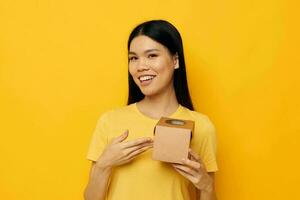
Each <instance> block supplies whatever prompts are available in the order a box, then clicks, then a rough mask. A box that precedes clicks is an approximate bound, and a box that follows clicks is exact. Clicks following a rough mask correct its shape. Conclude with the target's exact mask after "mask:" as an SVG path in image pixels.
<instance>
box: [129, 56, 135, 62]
mask: <svg viewBox="0 0 300 200" xmlns="http://www.w3.org/2000/svg"><path fill="white" fill-rule="evenodd" d="M136 59H137V57H134V56H132V57H129V58H128V60H129V61H133V60H136Z"/></svg>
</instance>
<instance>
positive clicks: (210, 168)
mask: <svg viewBox="0 0 300 200" xmlns="http://www.w3.org/2000/svg"><path fill="white" fill-rule="evenodd" d="M207 119H208V118H207ZM204 131H205V133H204V136H203V137H204V138H203V140H202V143H201V146H200V150H199V155H200V157H201V158H202V161H203V162H204V164H205V167H206V170H207V172H215V171H218V166H217V159H216V153H217V144H216V129H215V127H214V125H213V123H212V122H211V121H210V120H209V119H208V120H207V125H206V128H205V129H204Z"/></svg>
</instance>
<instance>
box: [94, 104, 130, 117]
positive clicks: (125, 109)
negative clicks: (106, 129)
mask: <svg viewBox="0 0 300 200" xmlns="http://www.w3.org/2000/svg"><path fill="white" fill-rule="evenodd" d="M133 106H134V105H133V104H130V105H125V106H124V105H123V106H115V107H113V108H110V109H107V110H105V111H103V112H102V113H101V114H100V117H99V118H100V119H102V120H109V119H111V118H114V119H116V118H118V117H124V116H126V115H128V113H130V112H131V111H132V110H133Z"/></svg>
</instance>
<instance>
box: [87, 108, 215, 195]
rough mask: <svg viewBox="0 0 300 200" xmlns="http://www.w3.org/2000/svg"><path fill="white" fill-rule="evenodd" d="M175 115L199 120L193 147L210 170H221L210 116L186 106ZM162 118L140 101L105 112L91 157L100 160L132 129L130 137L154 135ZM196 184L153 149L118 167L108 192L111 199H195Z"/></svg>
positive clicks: (97, 129)
mask: <svg viewBox="0 0 300 200" xmlns="http://www.w3.org/2000/svg"><path fill="white" fill-rule="evenodd" d="M166 117H171V118H177V119H186V120H193V121H195V129H194V133H193V137H192V141H191V145H190V147H191V148H192V149H193V150H194V151H196V152H197V153H198V155H199V156H200V158H201V159H202V160H203V162H204V163H205V167H206V169H207V171H208V172H215V171H217V170H218V167H217V163H216V137H215V128H214V125H213V124H212V123H211V121H210V120H209V118H208V117H207V116H206V115H203V114H201V113H199V112H195V111H191V110H189V109H187V108H185V107H183V106H181V105H180V106H179V107H178V109H177V110H176V111H175V112H174V113H173V114H172V115H170V116H166ZM157 122H158V120H156V119H152V118H150V117H148V116H146V115H144V114H143V113H141V112H140V111H139V110H138V108H137V106H136V103H134V104H130V105H128V106H124V107H120V108H116V109H114V110H111V111H108V112H106V113H104V114H103V115H101V117H100V118H99V120H98V122H97V126H96V128H95V130H94V133H93V137H92V140H91V144H90V147H89V151H88V154H87V159H89V160H92V161H97V159H98V157H99V156H100V155H101V153H102V151H103V150H104V148H105V147H106V145H107V144H109V143H110V142H111V141H112V140H113V139H114V138H115V137H117V136H119V135H121V134H122V133H123V132H124V131H125V130H126V129H128V130H129V135H128V138H127V139H126V141H127V140H132V139H136V138H140V137H145V136H146V137H148V136H149V137H153V130H154V126H155V125H156V123H157ZM195 191H196V190H195V188H194V186H193V184H192V183H191V182H190V181H189V180H187V179H186V178H185V177H183V176H182V175H181V174H179V173H178V172H177V171H175V169H174V168H173V167H172V166H171V164H170V163H164V162H160V161H155V160H152V149H149V150H147V151H146V152H144V153H142V154H140V155H139V156H138V157H136V158H135V159H134V160H133V161H132V162H130V163H128V164H125V165H121V166H118V167H115V168H114V170H113V173H112V176H111V179H110V185H109V188H108V191H107V195H106V199H107V200H141V199H142V200H194V199H195Z"/></svg>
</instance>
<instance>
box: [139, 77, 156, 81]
mask: <svg viewBox="0 0 300 200" xmlns="http://www.w3.org/2000/svg"><path fill="white" fill-rule="evenodd" d="M154 77H155V76H141V77H140V78H139V79H140V81H147V80H151V79H153V78H154Z"/></svg>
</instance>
